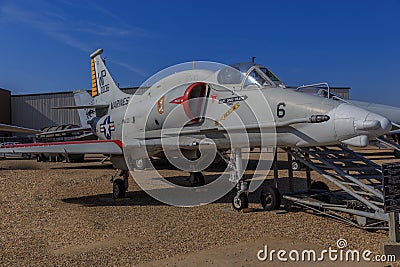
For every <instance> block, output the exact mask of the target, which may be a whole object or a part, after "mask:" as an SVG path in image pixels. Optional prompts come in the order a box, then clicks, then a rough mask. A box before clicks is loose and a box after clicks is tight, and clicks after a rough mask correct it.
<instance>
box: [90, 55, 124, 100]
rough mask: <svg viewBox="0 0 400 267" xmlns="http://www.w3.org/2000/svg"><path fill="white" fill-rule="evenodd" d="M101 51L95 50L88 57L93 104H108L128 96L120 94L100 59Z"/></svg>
mask: <svg viewBox="0 0 400 267" xmlns="http://www.w3.org/2000/svg"><path fill="white" fill-rule="evenodd" d="M102 53H103V49H101V48H100V49H98V50H96V51H95V52H94V53H93V54H91V55H90V66H91V72H92V97H93V98H94V104H95V105H99V104H110V103H111V102H112V101H114V100H118V99H122V98H124V97H127V96H129V95H128V94H125V93H124V92H122V91H121V90H120V89H119V88H118V86H117V85H116V84H115V82H114V80H113V78H112V77H111V74H110V72H109V71H108V69H107V67H106V65H105V64H104V60H103V59H102V58H101V54H102Z"/></svg>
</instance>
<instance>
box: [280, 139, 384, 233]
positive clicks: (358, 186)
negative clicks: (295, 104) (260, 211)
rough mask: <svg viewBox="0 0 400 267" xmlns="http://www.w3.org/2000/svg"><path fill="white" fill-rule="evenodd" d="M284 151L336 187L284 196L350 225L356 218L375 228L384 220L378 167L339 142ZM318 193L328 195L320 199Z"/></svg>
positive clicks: (379, 167)
mask: <svg viewBox="0 0 400 267" xmlns="http://www.w3.org/2000/svg"><path fill="white" fill-rule="evenodd" d="M284 150H285V151H286V152H287V153H288V154H289V155H291V156H292V157H294V158H295V159H296V160H298V161H300V162H301V163H302V164H303V165H304V166H306V167H307V168H309V170H314V171H316V172H318V173H319V174H320V175H322V176H323V177H324V178H325V179H327V180H328V181H329V182H331V183H333V184H334V185H335V187H336V189H335V190H330V191H326V190H325V191H323V190H322V191H321V190H320V192H318V190H317V193H315V194H314V193H313V190H308V191H307V193H294V194H284V198H285V199H287V200H289V201H292V202H295V203H297V204H300V205H302V206H306V207H309V208H312V209H315V210H317V211H319V212H323V213H326V214H328V215H330V216H333V217H335V218H338V219H341V220H345V221H346V222H350V223H352V224H355V223H354V221H356V222H357V224H358V226H362V227H365V228H372V227H374V228H376V226H377V225H381V224H382V223H384V222H386V221H388V216H387V214H386V213H384V210H383V205H384V204H383V192H382V170H381V166H379V165H378V164H376V163H374V162H372V161H370V160H369V159H367V158H365V157H363V156H362V155H360V154H358V153H356V152H354V151H353V150H351V149H349V148H347V147H345V146H342V145H337V146H329V147H312V148H297V149H296V150H292V149H290V148H285V149H284ZM308 189H310V188H308ZM311 189H312V188H311ZM319 194H321V195H325V196H329V197H328V198H326V197H325V198H324V199H325V202H323V201H321V199H323V198H321V197H320V196H319V197H318V195H319ZM327 199H328V201H326V200H327ZM338 212H339V213H338ZM340 213H346V214H350V215H353V217H352V218H349V217H348V216H343V215H342V214H340Z"/></svg>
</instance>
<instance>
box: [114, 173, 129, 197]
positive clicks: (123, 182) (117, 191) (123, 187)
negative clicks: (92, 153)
mask: <svg viewBox="0 0 400 267" xmlns="http://www.w3.org/2000/svg"><path fill="white" fill-rule="evenodd" d="M117 173H118V170H117V172H116V173H115V174H114V175H113V176H112V178H111V182H112V184H113V198H114V199H119V198H124V197H125V192H126V191H127V190H128V185H129V184H128V177H129V171H123V170H121V171H120V174H119V177H116V176H117Z"/></svg>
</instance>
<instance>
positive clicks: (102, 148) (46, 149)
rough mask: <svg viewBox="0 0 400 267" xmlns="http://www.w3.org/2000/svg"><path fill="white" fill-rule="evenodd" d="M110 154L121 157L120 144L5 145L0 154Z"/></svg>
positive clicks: (110, 141) (108, 141) (97, 142)
mask: <svg viewBox="0 0 400 267" xmlns="http://www.w3.org/2000/svg"><path fill="white" fill-rule="evenodd" d="M2 153H6V154H15V153H27V154H39V153H50V154H65V153H67V154H111V155H122V154H123V153H122V143H121V142H120V141H116V140H92V141H71V142H50V143H32V144H17V145H6V146H4V147H1V148H0V154H2Z"/></svg>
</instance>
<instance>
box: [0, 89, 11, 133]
mask: <svg viewBox="0 0 400 267" xmlns="http://www.w3.org/2000/svg"><path fill="white" fill-rule="evenodd" d="M10 98H11V92H10V91H8V90H3V89H0V123H4V124H10V123H11V106H10ZM7 135H8V134H7V133H5V132H0V136H7Z"/></svg>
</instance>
